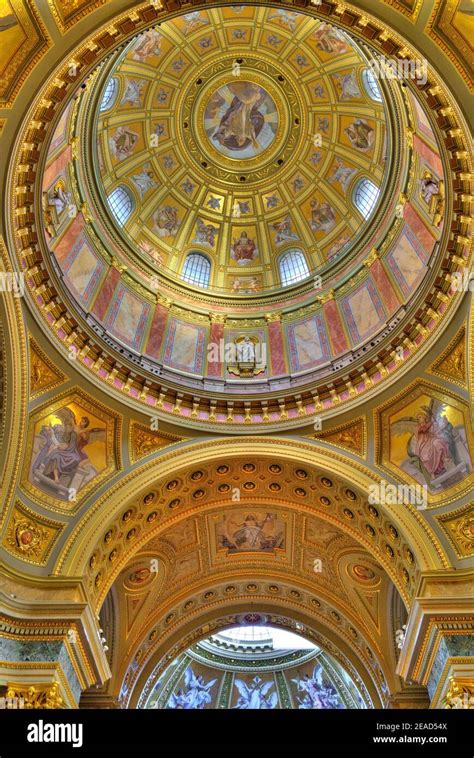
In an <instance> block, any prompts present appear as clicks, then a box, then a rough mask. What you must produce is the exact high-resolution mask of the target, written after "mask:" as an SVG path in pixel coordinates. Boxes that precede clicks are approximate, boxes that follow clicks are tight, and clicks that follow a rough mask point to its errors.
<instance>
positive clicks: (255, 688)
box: [234, 676, 278, 710]
mask: <svg viewBox="0 0 474 758" xmlns="http://www.w3.org/2000/svg"><path fill="white" fill-rule="evenodd" d="M234 684H235V686H236V687H237V689H238V691H239V695H240V697H239V699H238V701H237V705H236V706H235V708H238V709H240V710H246V709H254V710H257V709H258V710H263V709H268V710H273V709H274V708H276V707H277V705H278V695H277V693H276V692H272V694H271V695H268V696H267V693H268V692H269V690H271V688H272V687H274V682H263V681H262V680H261V679H260V677H259V676H254V678H253V679H252V681H251V683H250V685H248V684H246V683H245V682H244V681H242V679H236V680H235V681H234Z"/></svg>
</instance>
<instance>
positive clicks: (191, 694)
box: [168, 666, 217, 710]
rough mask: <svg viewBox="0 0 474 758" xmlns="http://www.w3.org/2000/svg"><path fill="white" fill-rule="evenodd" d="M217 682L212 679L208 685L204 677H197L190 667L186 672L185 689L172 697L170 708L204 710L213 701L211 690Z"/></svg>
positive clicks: (169, 703)
mask: <svg viewBox="0 0 474 758" xmlns="http://www.w3.org/2000/svg"><path fill="white" fill-rule="evenodd" d="M216 682H217V679H211V681H210V682H207V684H206V683H205V682H204V679H203V677H202V676H201V675H200V674H198V676H196V675H195V674H194V672H193V670H192V668H191V666H188V668H187V669H186V671H185V672H184V685H185V689H179V690H178V692H176V693H173V694H172V695H171V697H170V699H169V701H168V708H178V709H184V710H191V709H199V710H202V709H203V708H204V706H205V705H206V703H207V704H208V703H210V702H211V701H212V695H211V693H210V692H209V690H210V689H211V687H213V686H214V685H215V683H216Z"/></svg>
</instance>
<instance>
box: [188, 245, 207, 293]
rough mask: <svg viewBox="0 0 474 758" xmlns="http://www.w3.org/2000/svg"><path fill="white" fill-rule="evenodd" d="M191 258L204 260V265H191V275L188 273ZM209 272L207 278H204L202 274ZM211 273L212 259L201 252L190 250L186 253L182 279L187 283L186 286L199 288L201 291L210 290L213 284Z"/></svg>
mask: <svg viewBox="0 0 474 758" xmlns="http://www.w3.org/2000/svg"><path fill="white" fill-rule="evenodd" d="M191 258H198V259H200V260H202V261H203V262H204V263H202V264H201V265H199V263H197V264H196V265H195V266H193V263H194V262H193V263H190V264H189V268H190V269H191V273H188V272H187V271H186V268H187V266H188V261H189V260H190V259H191ZM203 271H205V272H207V278H206V277H205V276H204V277H203V276H202V275H201V274H202V272H203ZM211 271H212V262H211V261H210V259H209V258H208V257H207V255H205V254H204V253H202V252H201V251H200V250H190V251H189V252H187V253H186V256H185V258H184V262H183V267H182V269H181V279H182V280H183V281H184V282H186V284H191V285H193V286H195V287H199V288H200V289H209V285H210V283H211Z"/></svg>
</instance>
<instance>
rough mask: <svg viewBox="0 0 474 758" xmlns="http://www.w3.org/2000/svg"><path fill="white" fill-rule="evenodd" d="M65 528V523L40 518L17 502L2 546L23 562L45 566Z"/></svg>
mask: <svg viewBox="0 0 474 758" xmlns="http://www.w3.org/2000/svg"><path fill="white" fill-rule="evenodd" d="M64 527H65V524H64V523H63V522H61V521H54V520H53V519H49V518H45V517H44V516H39V515H38V514H37V513H35V512H34V511H32V510H30V509H29V508H27V506H26V505H24V504H23V503H22V502H21V501H20V500H17V501H16V503H15V507H14V510H13V513H12V516H11V519H10V523H9V524H8V526H7V530H6V534H5V537H4V538H3V542H2V545H3V547H4V548H5V550H8V552H9V553H11V554H12V555H14V556H15V557H17V558H21V560H22V561H26V562H27V563H34V564H36V565H37V566H44V565H45V564H46V563H47V561H48V557H49V555H50V554H51V551H52V549H53V546H54V543H55V542H56V540H57V538H58V536H59V534H60V533H61V531H62V530H63V529H64Z"/></svg>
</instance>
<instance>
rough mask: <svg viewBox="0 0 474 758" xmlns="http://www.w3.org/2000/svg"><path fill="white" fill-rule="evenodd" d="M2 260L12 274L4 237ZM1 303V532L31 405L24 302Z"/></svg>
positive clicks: (8, 298) (10, 297)
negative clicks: (4, 357)
mask: <svg viewBox="0 0 474 758" xmlns="http://www.w3.org/2000/svg"><path fill="white" fill-rule="evenodd" d="M0 257H1V266H2V269H3V270H4V271H7V272H13V268H12V265H11V261H10V258H9V255H8V250H7V248H6V245H5V243H4V240H3V237H1V236H0ZM1 299H2V308H3V313H4V315H5V325H4V327H5V328H4V330H3V339H4V344H5V349H6V353H7V354H6V366H5V371H4V377H3V383H4V399H5V411H4V416H5V419H8V424H7V426H6V427H5V437H4V439H3V444H2V454H1V457H0V459H1V460H3V471H2V478H1V482H0V503H1V507H0V531H1V529H2V527H3V526H4V524H5V520H6V518H7V516H8V515H9V512H10V508H11V503H12V498H13V495H14V492H15V487H16V482H17V478H18V473H19V468H20V463H21V459H22V457H23V451H24V437H25V430H26V417H27V402H28V367H27V355H28V351H27V343H26V332H25V327H24V322H23V314H22V308H21V302H20V301H21V298H18V297H15V296H14V294H13V293H12V292H4V293H3V294H2V298H1ZM1 312H2V311H1V309H0V313H1ZM4 423H5V422H4ZM7 430H8V431H7Z"/></svg>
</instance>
